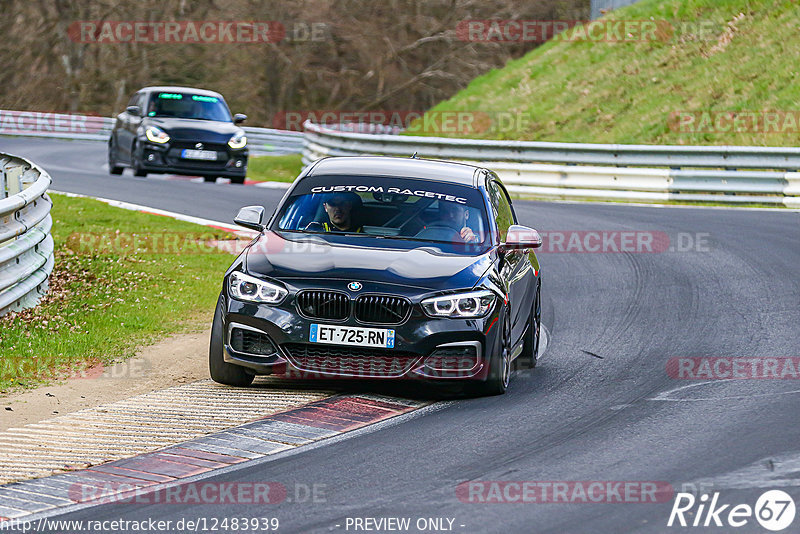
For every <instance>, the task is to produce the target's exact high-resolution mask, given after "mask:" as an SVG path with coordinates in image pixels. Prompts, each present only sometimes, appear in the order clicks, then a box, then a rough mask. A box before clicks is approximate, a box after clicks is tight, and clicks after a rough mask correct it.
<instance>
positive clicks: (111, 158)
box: [108, 137, 124, 175]
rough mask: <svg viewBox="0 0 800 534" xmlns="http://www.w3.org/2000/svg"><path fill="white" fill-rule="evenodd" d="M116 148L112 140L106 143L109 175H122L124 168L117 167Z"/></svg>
mask: <svg viewBox="0 0 800 534" xmlns="http://www.w3.org/2000/svg"><path fill="white" fill-rule="evenodd" d="M116 152H117V147H116V145H115V143H114V138H113V137H112V138H111V140H110V141H109V142H108V172H109V173H111V174H117V175H119V174H122V171H123V170H124V167H120V166H119V165H117V155H116Z"/></svg>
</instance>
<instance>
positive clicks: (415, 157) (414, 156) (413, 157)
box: [411, 150, 419, 159]
mask: <svg viewBox="0 0 800 534" xmlns="http://www.w3.org/2000/svg"><path fill="white" fill-rule="evenodd" d="M411 159H419V156H417V151H416V150H415V151H414V153H413V154H411Z"/></svg>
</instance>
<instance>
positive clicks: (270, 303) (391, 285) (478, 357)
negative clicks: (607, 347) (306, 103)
mask: <svg viewBox="0 0 800 534" xmlns="http://www.w3.org/2000/svg"><path fill="white" fill-rule="evenodd" d="M263 217H264V208H263V207H260V206H250V207H245V208H242V210H241V211H240V212H239V214H238V215H237V217H236V219H235V222H236V223H238V224H240V225H241V226H245V227H247V228H250V229H253V230H256V231H258V232H259V235H258V237H257V238H256V239H255V240H253V241H252V242H251V243H250V244H249V245H248V247H247V248H246V249H245V250H244V251H243V252H242V254H241V255H240V256H239V257H238V258H237V259H236V260H235V261H234V262H233V265H232V266H231V267H230V268H229V269H228V271H227V273H226V274H225V278H224V284H223V290H222V293H221V295H220V296H219V300H218V302H217V308H216V313H215V315H214V323H213V328H212V334H211V346H210V353H209V366H210V371H211V377H212V378H213V379H214V380H215V381H217V382H221V383H223V384H230V385H236V386H246V385H249V384H250V383H251V382H252V381H253V377H254V375H260V374H272V373H275V374H282V375H286V376H290V377H308V378H310V377H346V378H389V379H422V380H430V381H439V382H451V383H453V382H461V383H463V384H464V385H470V386H472V387H475V388H477V390H478V392H479V393H481V394H499V393H503V392H505V390H506V388H507V387H508V380H509V376H510V374H511V369H512V362H513V361H514V360H515V359H518V363H521V364H522V365H526V366H529V367H534V366H535V365H536V360H537V357H538V347H539V331H540V324H541V299H540V290H541V273H540V271H539V263H538V261H537V259H536V255H535V254H534V252H533V250H532V249H534V248H536V247H539V246H541V243H542V240H541V238H540V236H539V234H538V233H537V232H536V231H535V230H533V229H531V228H527V227H525V226H520V225H518V224H517V219H516V216H515V214H514V209H513V207H512V205H511V200H510V199H509V195H508V193H507V191H506V189H505V187H504V186H503V184H502V183H501V182H500V180H499V179H498V177H497V175H496V174H495V173H493V172H492V171H489V170H487V169H482V168H479V167H475V166H472V165H464V164H459V163H451V162H440V161H428V160H420V159H415V158H410V159H402V158H390V157H347V158H328V159H323V160H320V161H317V162H316V163H314V164H312V165H310V166H309V167H308V168H307V169H306V170H305V171H304V172H303V173H302V174H301V175H300V176H299V177H298V178H297V180H296V181H295V182H294V184H293V185H292V187H291V188H290V189H289V191H288V192H287V193H286V195H285V196H284V198H283V200H282V201H281V203H280V205H279V206H278V208H277V209H276V211H275V213H274V215H273V216H272V217H271V218H270V220H269V221H268V222H266V223H265V224H264V223H263V221H262V219H263Z"/></svg>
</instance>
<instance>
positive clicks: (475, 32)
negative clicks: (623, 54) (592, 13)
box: [456, 19, 725, 44]
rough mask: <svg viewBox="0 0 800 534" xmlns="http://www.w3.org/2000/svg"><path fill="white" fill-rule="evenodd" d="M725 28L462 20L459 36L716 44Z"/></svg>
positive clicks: (505, 40) (471, 38)
mask: <svg viewBox="0 0 800 534" xmlns="http://www.w3.org/2000/svg"><path fill="white" fill-rule="evenodd" d="M724 30H725V26H723V25H720V24H718V23H716V22H712V21H681V20H666V19H648V20H624V19H620V20H612V19H602V20H577V19H576V20H525V19H489V20H462V21H460V22H459V23H458V24H457V25H456V36H457V37H458V39H460V40H462V41H467V42H473V43H475V42H484V43H512V44H513V43H544V42H545V41H550V40H554V41H570V42H576V41H583V42H592V43H624V42H656V41H657V42H668V41H670V40H677V41H716V40H718V39H719V37H720V34H721V32H723V31H724Z"/></svg>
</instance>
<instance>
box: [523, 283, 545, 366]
mask: <svg viewBox="0 0 800 534" xmlns="http://www.w3.org/2000/svg"><path fill="white" fill-rule="evenodd" d="M541 331H542V282H541V280H540V281H539V283H538V284H537V286H536V296H535V297H534V298H533V309H532V310H531V315H530V317H529V318H528V329H527V330H526V332H525V338H524V341H523V345H522V354H520V356H519V358H518V359H519V360H520V363H521V364H524V365H526V367H527V368H528V369H533V368H535V367H536V363H537V362H538V360H539V341H540V340H541Z"/></svg>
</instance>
